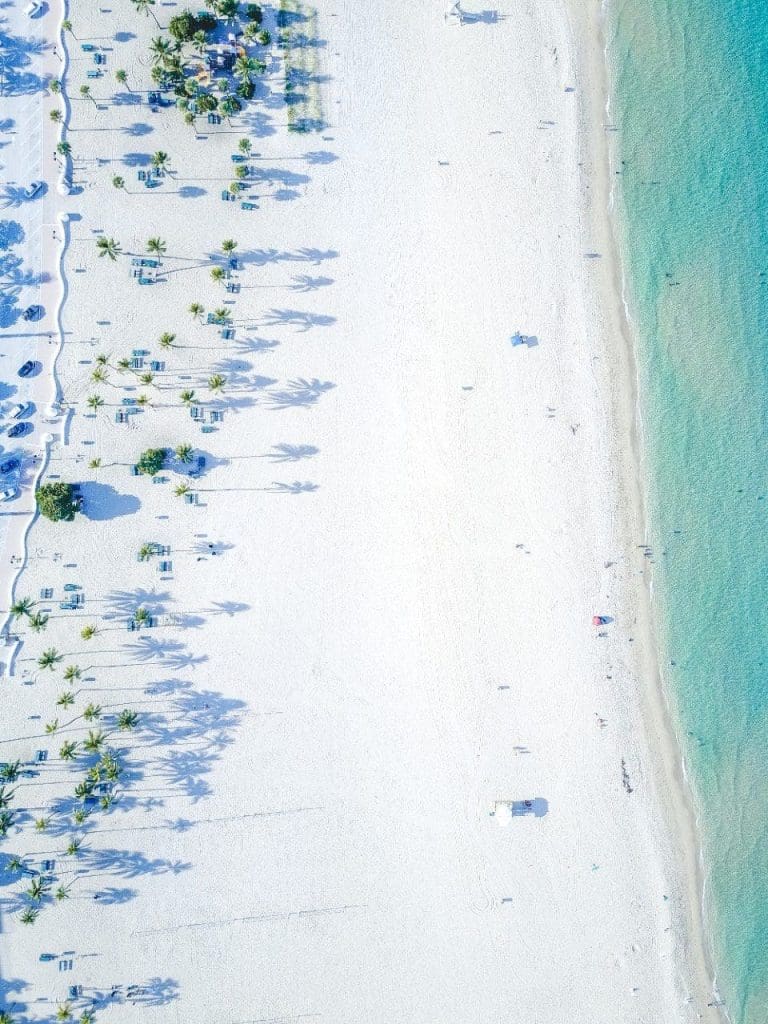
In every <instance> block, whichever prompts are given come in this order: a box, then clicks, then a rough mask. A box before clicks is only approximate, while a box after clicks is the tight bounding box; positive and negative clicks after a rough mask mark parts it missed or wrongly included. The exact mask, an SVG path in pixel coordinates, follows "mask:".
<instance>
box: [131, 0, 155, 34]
mask: <svg viewBox="0 0 768 1024" xmlns="http://www.w3.org/2000/svg"><path fill="white" fill-rule="evenodd" d="M131 3H132V4H133V6H134V7H135V8H136V10H137V11H138V13H139V14H143V15H145V16H146V17H149V15H150V14H151V15H152V17H153V18H154V19H155V24H156V25H157V27H158V28H160V27H161V26H160V22H159V21H158V20H157V17H156V15H155V12H154V11H153V10H152V8H153V7H154V6H155V0H131Z"/></svg>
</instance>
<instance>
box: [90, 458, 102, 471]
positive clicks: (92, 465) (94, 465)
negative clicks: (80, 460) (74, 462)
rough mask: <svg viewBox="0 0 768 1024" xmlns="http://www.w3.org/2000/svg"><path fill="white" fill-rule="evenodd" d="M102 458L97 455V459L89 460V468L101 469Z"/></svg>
mask: <svg viewBox="0 0 768 1024" xmlns="http://www.w3.org/2000/svg"><path fill="white" fill-rule="evenodd" d="M100 468H101V458H100V457H99V456H98V455H97V456H96V458H95V459H89V460H88V469H100Z"/></svg>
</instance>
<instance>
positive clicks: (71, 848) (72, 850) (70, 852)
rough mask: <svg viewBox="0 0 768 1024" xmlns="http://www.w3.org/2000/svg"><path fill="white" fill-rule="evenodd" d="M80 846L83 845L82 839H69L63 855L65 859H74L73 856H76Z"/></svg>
mask: <svg viewBox="0 0 768 1024" xmlns="http://www.w3.org/2000/svg"><path fill="white" fill-rule="evenodd" d="M82 845H83V840H82V839H70V841H69V845H68V846H67V848H66V850H65V851H64V853H65V855H66V856H67V857H74V856H76V854H77V852H78V850H79V849H80V847H81V846H82Z"/></svg>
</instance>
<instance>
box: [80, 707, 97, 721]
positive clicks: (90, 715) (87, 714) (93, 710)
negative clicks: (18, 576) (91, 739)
mask: <svg viewBox="0 0 768 1024" xmlns="http://www.w3.org/2000/svg"><path fill="white" fill-rule="evenodd" d="M100 717H101V705H100V704H89V705H88V707H87V708H86V709H85V711H84V712H83V718H84V719H85V720H86V722H93V721H95V720H96V719H97V718H100Z"/></svg>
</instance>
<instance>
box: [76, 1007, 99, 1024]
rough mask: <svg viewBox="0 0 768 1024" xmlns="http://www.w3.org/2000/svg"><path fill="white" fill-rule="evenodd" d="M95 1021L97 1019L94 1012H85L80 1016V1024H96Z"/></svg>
mask: <svg viewBox="0 0 768 1024" xmlns="http://www.w3.org/2000/svg"><path fill="white" fill-rule="evenodd" d="M95 1020H96V1018H95V1017H94V1015H93V1011H92V1010H83V1012H82V1013H81V1014H80V1021H79V1024H94V1021H95Z"/></svg>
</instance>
